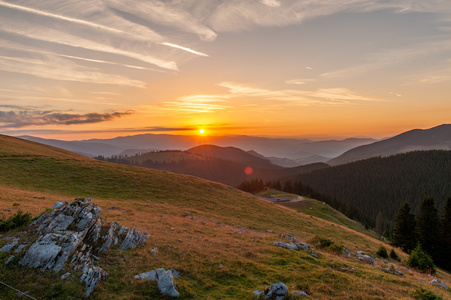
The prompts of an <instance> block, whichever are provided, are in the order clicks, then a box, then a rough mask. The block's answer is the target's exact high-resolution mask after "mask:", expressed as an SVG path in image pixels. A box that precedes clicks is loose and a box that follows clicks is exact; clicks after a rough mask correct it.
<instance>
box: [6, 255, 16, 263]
mask: <svg viewBox="0 0 451 300" xmlns="http://www.w3.org/2000/svg"><path fill="white" fill-rule="evenodd" d="M14 257H15V256H10V257H9V258H8V259H7V260H6V261H5V265H7V264H9V263H10V262H11V261H12V260H13V259H14Z"/></svg>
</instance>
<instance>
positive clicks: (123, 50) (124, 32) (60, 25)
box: [0, 1, 178, 70]
mask: <svg viewBox="0 0 451 300" xmlns="http://www.w3.org/2000/svg"><path fill="white" fill-rule="evenodd" d="M85 5H87V7H88V8H89V7H91V6H92V5H88V4H87V3H85ZM0 6H3V7H6V8H7V9H12V10H13V11H12V12H8V11H7V9H5V10H2V11H0V17H1V18H0V25H1V28H2V30H3V31H5V32H9V33H12V34H15V35H19V36H23V37H27V38H30V39H35V40H41V41H45V42H50V43H55V44H61V45H67V46H71V47H79V48H84V49H87V50H93V51H98V52H105V53H110V54H115V55H121V56H124V57H129V58H133V59H136V60H139V61H141V62H145V63H149V64H152V65H155V66H158V67H160V68H163V69H168V70H178V68H177V63H176V62H174V61H171V60H166V59H163V58H160V57H164V50H163V49H158V47H157V46H158V44H157V43H159V42H163V37H161V36H160V35H158V34H156V33H155V32H153V31H151V30H150V29H148V28H147V27H144V26H140V25H138V24H134V23H130V22H129V21H127V20H125V19H122V18H117V17H115V16H114V15H111V14H109V13H108V12H107V11H105V10H104V9H103V10H100V9H101V7H97V6H93V7H92V9H91V10H93V11H90V12H91V14H92V13H97V14H96V15H97V17H98V18H97V19H98V20H99V21H103V22H104V23H107V24H111V25H114V26H106V25H103V24H102V23H100V22H92V21H86V20H83V19H81V18H74V17H66V16H64V15H62V14H58V13H55V12H51V13H49V12H46V11H43V10H39V9H35V8H28V7H26V6H20V5H11V4H5V3H4V2H1V1H0ZM55 7H57V8H58V7H61V6H60V5H55ZM63 7H65V8H66V9H67V7H66V6H64V5H63ZM72 8H73V11H72V12H71V13H72V14H73V13H79V14H80V15H84V14H85V13H86V12H85V10H86V9H85V8H83V9H82V8H80V7H79V6H76V5H75V6H74V4H73V3H72ZM46 9H54V8H51V7H46ZM64 12H65V13H67V14H69V12H67V11H66V10H64ZM30 14H31V16H30ZM33 15H34V16H35V17H36V18H34V17H33ZM152 44H153V45H154V46H153V47H150V46H151V45H152Z"/></svg>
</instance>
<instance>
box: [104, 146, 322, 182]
mask: <svg viewBox="0 0 451 300" xmlns="http://www.w3.org/2000/svg"><path fill="white" fill-rule="evenodd" d="M97 158H98V159H100V160H106V161H109V162H114V163H119V164H126V165H134V166H142V167H146V168H151V169H158V170H165V171H170V172H174V173H178V174H186V175H193V176H197V177H200V178H204V179H208V180H212V181H216V182H221V183H224V184H228V185H232V186H237V185H239V184H240V183H242V182H243V181H244V180H248V179H257V178H258V179H263V180H265V181H268V180H276V179H278V178H282V177H286V176H290V175H295V174H300V173H304V172H310V171H313V170H319V169H323V168H327V167H329V165H327V164H324V163H313V164H307V165H304V166H297V167H291V168H286V167H281V166H278V165H275V164H272V163H271V162H270V161H269V160H268V159H266V158H265V157H264V156H262V155H260V154H258V153H257V152H255V151H249V152H246V151H243V150H241V149H239V148H235V147H220V146H215V145H201V146H197V147H193V148H191V149H188V150H186V151H180V150H165V151H157V152H149V153H143V154H138V155H135V156H114V157H110V158H108V157H97ZM249 168H250V169H249ZM246 169H248V173H246Z"/></svg>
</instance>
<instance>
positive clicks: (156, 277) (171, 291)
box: [133, 268, 180, 297]
mask: <svg viewBox="0 0 451 300" xmlns="http://www.w3.org/2000/svg"><path fill="white" fill-rule="evenodd" d="M179 276H180V273H179V272H177V271H176V270H174V269H170V270H167V271H166V270H165V269H163V268H160V269H156V270H152V271H149V272H145V273H141V274H138V275H136V276H134V277H133V278H135V279H140V280H144V279H150V280H153V281H157V286H158V289H159V290H160V292H161V294H162V295H165V296H171V297H178V296H179V292H178V291H177V290H176V286H177V283H176V282H175V280H174V277H176V278H177V277H179Z"/></svg>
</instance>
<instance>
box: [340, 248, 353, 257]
mask: <svg viewBox="0 0 451 300" xmlns="http://www.w3.org/2000/svg"><path fill="white" fill-rule="evenodd" d="M342 253H343V255H345V256H347V257H350V256H351V252H350V251H349V250H348V249H346V248H343V251H342Z"/></svg>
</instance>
